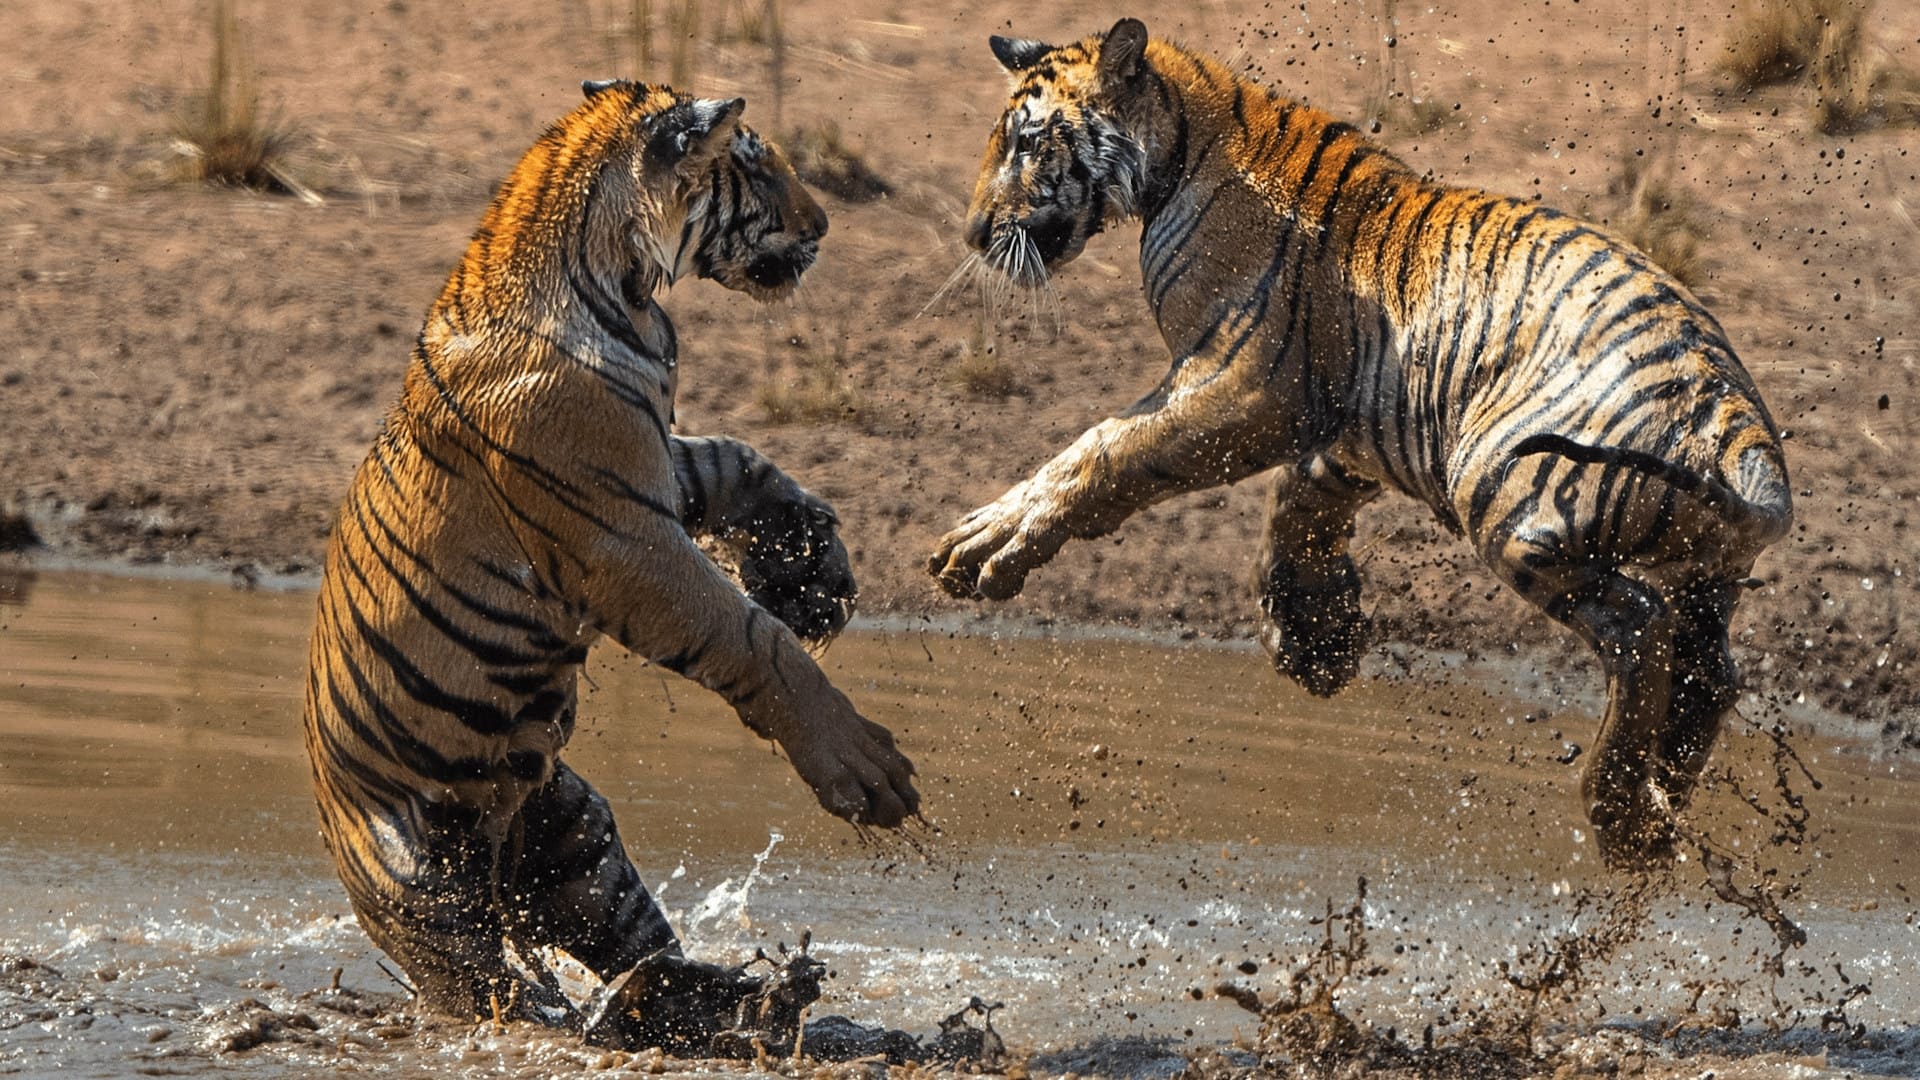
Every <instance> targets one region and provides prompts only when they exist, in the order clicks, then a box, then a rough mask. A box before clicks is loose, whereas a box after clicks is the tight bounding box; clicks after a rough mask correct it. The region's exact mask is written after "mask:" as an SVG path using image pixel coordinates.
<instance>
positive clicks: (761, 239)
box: [680, 126, 827, 300]
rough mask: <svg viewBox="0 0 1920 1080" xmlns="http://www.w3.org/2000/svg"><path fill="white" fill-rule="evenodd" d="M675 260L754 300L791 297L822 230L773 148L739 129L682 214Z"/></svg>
mask: <svg viewBox="0 0 1920 1080" xmlns="http://www.w3.org/2000/svg"><path fill="white" fill-rule="evenodd" d="M685 228H686V231H685V233H684V234H683V236H682V238H681V247H680V250H681V257H682V259H684V260H687V261H688V264H689V266H688V268H690V269H691V270H692V272H693V273H695V274H697V275H698V276H700V277H703V278H709V279H711V280H713V281H717V282H719V283H720V284H721V285H724V286H726V287H727V288H729V289H734V290H737V291H739V292H744V293H746V294H748V295H749V296H753V297H755V298H756V299H760V300H777V299H780V298H782V297H785V296H788V295H790V294H791V293H792V292H793V290H794V287H795V286H797V285H798V284H799V283H800V278H801V276H802V275H804V274H805V273H806V272H807V269H808V268H809V267H811V266H812V265H813V261H814V259H815V257H816V256H817V255H818V254H819V251H820V238H821V237H822V236H824V235H826V232H827V215H826V211H824V210H822V209H820V204H818V203H816V202H814V201H813V196H812V195H810V194H808V193H807V189H806V186H805V185H803V184H802V183H801V182H800V177H799V176H797V175H795V173H794V171H793V166H792V165H791V164H789V163H788V161H787V158H786V155H785V154H783V153H781V152H780V148H779V147H777V146H775V145H774V144H773V143H771V142H768V141H767V140H765V139H763V138H761V137H760V135H759V134H758V133H757V132H755V131H753V130H752V129H750V128H747V127H745V126H742V127H741V128H740V130H739V133H738V134H736V135H735V136H734V139H733V144H732V146H731V147H730V148H729V150H728V152H727V153H726V154H724V155H722V156H721V157H719V158H718V159H716V161H715V163H714V168H713V169H712V170H711V171H710V172H709V173H708V175H707V177H706V182H705V185H704V186H703V187H702V188H701V189H700V190H698V191H696V192H695V193H694V197H693V200H692V202H691V203H690V204H689V205H688V208H687V224H686V227H685Z"/></svg>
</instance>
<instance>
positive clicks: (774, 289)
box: [582, 80, 827, 300]
mask: <svg viewBox="0 0 1920 1080" xmlns="http://www.w3.org/2000/svg"><path fill="white" fill-rule="evenodd" d="M582 89H583V90H585V92H586V95H587V99H588V101H589V102H590V103H592V104H591V108H592V112H593V114H594V115H596V116H606V117H609V118H611V120H612V122H613V123H614V124H616V125H617V124H627V125H630V126H631V127H632V128H633V130H634V131H635V133H636V135H637V139H635V140H634V142H633V145H634V146H635V148H636V150H637V152H636V153H634V154H633V155H632V162H631V166H630V173H631V179H632V182H633V184H634V188H635V190H636V192H638V193H651V197H648V196H646V195H641V196H640V197H636V198H635V199H634V204H635V206H636V208H637V217H636V220H635V221H634V223H633V229H632V238H633V243H634V248H635V251H634V255H635V257H636V258H637V259H638V260H639V261H641V262H642V263H652V264H657V265H658V266H659V268H660V269H661V270H662V271H663V272H664V273H665V274H666V275H667V277H669V278H680V277H684V276H686V275H688V274H692V275H695V276H697V277H703V278H709V279H711V280H714V281H717V282H719V283H720V284H721V285H723V286H725V287H727V288H729V289H735V290H738V291H740V292H745V293H747V294H749V295H751V296H754V297H756V298H758V299H761V300H775V299H779V298H781V297H784V296H787V295H788V294H790V293H791V292H792V291H793V289H794V286H795V285H797V284H798V283H799V281H800V278H801V276H802V275H803V274H805V273H806V271H807V269H808V268H809V267H811V266H812V265H813V261H814V258H815V257H816V255H817V254H818V252H819V245H820V237H821V236H823V235H825V233H826V231H827V216H826V213H825V212H824V211H822V210H821V209H820V206H819V204H818V203H816V202H814V201H813V197H812V196H811V195H809V194H808V193H807V189H806V187H805V186H804V185H803V184H802V183H801V182H800V178H799V176H797V175H795V173H794V171H793V166H792V165H790V164H789V163H788V162H787V159H786V157H785V155H783V154H782V153H781V152H780V150H779V148H778V147H776V146H774V145H773V144H772V143H770V142H768V141H766V140H765V139H763V138H761V137H760V135H759V134H758V133H756V132H755V131H753V130H752V129H751V128H749V127H747V126H746V125H744V124H742V123H741V122H740V114H741V112H742V111H743V110H744V109H745V108H746V102H745V101H744V100H742V99H740V98H734V99H732V100H730V101H724V100H715V99H706V98H695V97H692V96H690V95H686V94H681V93H677V92H675V91H674V90H672V89H670V88H668V87H664V86H654V85H649V84H645V83H635V82H628V81H624V80H609V81H604V82H588V83H583V84H582ZM669 206H683V207H684V208H685V213H684V215H682V216H681V217H680V220H679V222H678V224H677V226H676V225H675V224H674V223H673V221H672V217H671V215H670V214H668V213H667V207H669Z"/></svg>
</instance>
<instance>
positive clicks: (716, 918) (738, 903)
mask: <svg viewBox="0 0 1920 1080" xmlns="http://www.w3.org/2000/svg"><path fill="white" fill-rule="evenodd" d="M785 839H786V837H785V836H783V835H781V834H780V833H777V832H770V833H768V834H767V846H766V847H765V848H764V849H762V850H761V852H760V854H758V855H755V856H754V857H753V868H752V869H750V870H748V871H747V876H746V878H745V879H743V880H742V881H741V882H740V884H739V885H738V886H736V885H734V883H733V879H732V878H727V879H726V880H724V881H722V882H721V883H720V884H718V885H715V886H714V887H713V888H712V889H711V890H710V891H709V892H708V893H707V895H706V898H705V899H703V900H701V901H700V903H699V904H698V905H696V906H695V907H694V909H693V910H692V911H690V912H688V913H687V926H688V928H689V929H700V928H703V927H704V928H707V929H710V930H717V929H720V928H721V927H723V926H732V927H735V928H737V929H740V930H746V929H749V928H750V927H752V925H753V919H752V917H751V916H749V915H748V914H747V900H748V897H749V895H750V894H751V893H752V892H753V886H754V883H755V882H757V881H759V880H760V871H761V869H762V868H763V867H765V866H766V865H767V859H768V858H770V857H771V856H772V855H773V849H774V848H776V847H778V846H780V841H782V840H785Z"/></svg>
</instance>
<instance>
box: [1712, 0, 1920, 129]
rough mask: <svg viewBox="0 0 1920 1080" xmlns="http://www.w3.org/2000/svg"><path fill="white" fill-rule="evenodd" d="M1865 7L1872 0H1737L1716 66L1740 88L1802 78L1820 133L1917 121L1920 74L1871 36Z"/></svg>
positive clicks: (1796, 80) (1867, 8)
mask: <svg viewBox="0 0 1920 1080" xmlns="http://www.w3.org/2000/svg"><path fill="white" fill-rule="evenodd" d="M1871 10H1872V3H1871V2H1870V0H1742V2H1741V4H1740V6H1739V8H1738V11H1737V15H1736V18H1735V23H1734V29H1733V31H1732V32H1731V33H1730V34H1729V35H1728V38H1727V43H1726V47H1725V50H1724V51H1723V53H1722V55H1721V60H1720V68H1721V70H1723V71H1725V72H1727V73H1728V74H1729V75H1731V76H1733V79H1734V82H1735V84H1736V85H1737V86H1738V87H1739V88H1740V89H1742V90H1753V89H1757V88H1759V87H1762V86H1768V85H1772V84H1776V83H1788V82H1804V83H1805V84H1806V86H1807V87H1808V90H1809V92H1810V93H1811V95H1812V99H1813V104H1812V108H1813V122H1814V126H1815V127H1816V128H1817V129H1818V130H1819V131H1821V132H1822V133H1824V134H1829V135H1840V134H1847V133H1849V132H1855V131H1860V130H1863V129H1865V128H1869V127H1873V126H1876V125H1879V124H1893V125H1912V124H1917V123H1920V79H1916V77H1915V76H1914V75H1913V74H1912V73H1910V72H1907V71H1903V70H1901V69H1899V68H1896V67H1894V66H1893V65H1892V64H1891V63H1890V62H1889V60H1888V58H1887V56H1886V54H1885V51H1884V50H1882V49H1880V48H1879V47H1877V46H1876V45H1874V44H1873V43H1872V41H1871V40H1870V39H1869V36H1868V33H1867V26H1868V25H1869V20H1868V15H1869V13H1870V12H1871Z"/></svg>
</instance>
